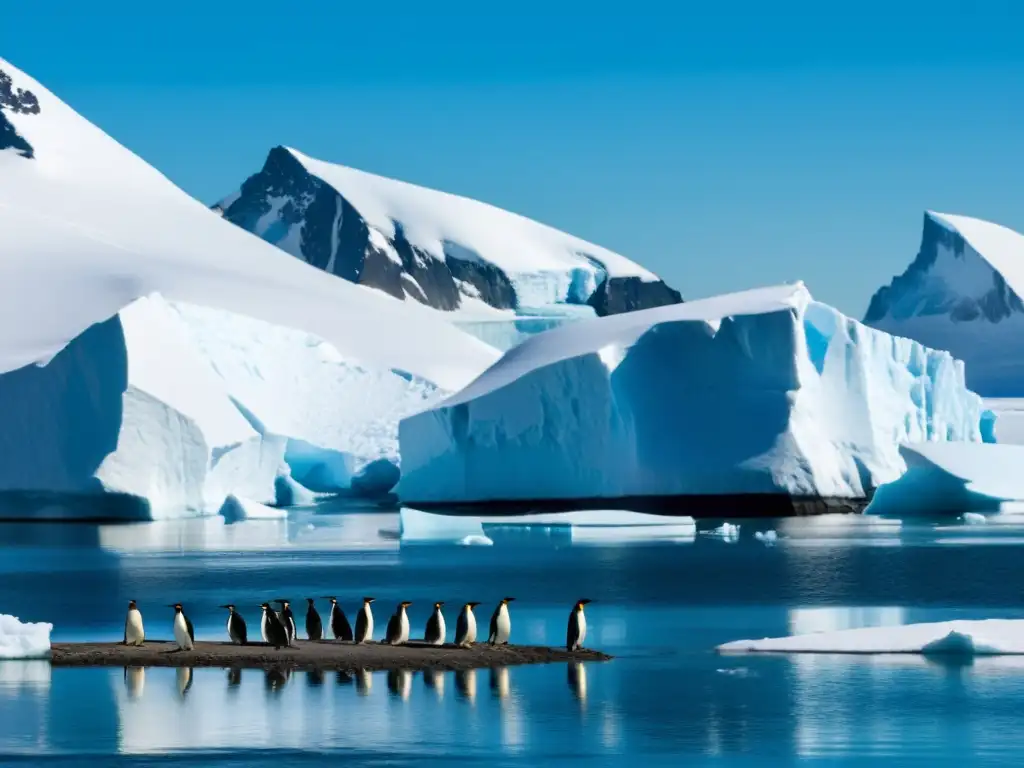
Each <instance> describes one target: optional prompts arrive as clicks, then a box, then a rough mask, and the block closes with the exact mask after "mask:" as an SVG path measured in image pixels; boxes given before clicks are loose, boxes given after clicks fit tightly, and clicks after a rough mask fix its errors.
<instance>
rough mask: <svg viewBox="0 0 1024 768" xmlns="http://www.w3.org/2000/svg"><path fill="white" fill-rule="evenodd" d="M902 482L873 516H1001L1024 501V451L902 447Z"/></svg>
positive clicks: (885, 494)
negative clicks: (1002, 508)
mask: <svg viewBox="0 0 1024 768" xmlns="http://www.w3.org/2000/svg"><path fill="white" fill-rule="evenodd" d="M900 452H901V453H902V454H903V457H904V459H906V462H907V472H906V474H904V475H903V476H902V477H900V478H898V479H896V480H894V481H893V482H891V483H887V484H885V485H883V486H881V487H880V488H879V489H878V491H877V492H876V493H875V496H874V498H873V499H872V500H871V505H870V506H869V507H868V508H867V510H866V511H867V512H869V513H872V514H880V515H897V516H900V515H909V514H924V515H936V514H942V513H961V512H965V511H968V510H984V511H991V512H995V511H998V510H999V508H1000V506H1001V505H1002V503H1003V502H1007V501H1022V500H1024V479H1022V478H1021V472H1020V468H1021V467H1022V466H1024V446H1022V445H999V444H994V443H913V444H910V445H905V446H901V448H900Z"/></svg>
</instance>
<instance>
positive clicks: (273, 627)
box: [260, 603, 288, 650]
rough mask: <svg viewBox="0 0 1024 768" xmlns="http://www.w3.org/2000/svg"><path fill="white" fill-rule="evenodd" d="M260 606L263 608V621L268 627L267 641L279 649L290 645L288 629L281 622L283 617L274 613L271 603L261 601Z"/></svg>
mask: <svg viewBox="0 0 1024 768" xmlns="http://www.w3.org/2000/svg"><path fill="white" fill-rule="evenodd" d="M260 608H262V609H263V621H264V624H265V626H266V628H267V642H268V643H270V644H271V645H272V646H274V648H276V649H277V650H281V649H282V648H286V647H287V646H288V630H287V629H285V627H284V624H282V623H281V619H279V618H278V617H277V614H276V613H274V610H273V609H272V608H271V607H270V603H261V604H260Z"/></svg>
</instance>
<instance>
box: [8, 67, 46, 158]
mask: <svg viewBox="0 0 1024 768" xmlns="http://www.w3.org/2000/svg"><path fill="white" fill-rule="evenodd" d="M5 111H8V112H13V113H14V114H18V115H38V114H39V111H40V109H39V99H38V98H37V97H36V95H35V94H34V93H32V91H26V90H25V89H24V88H15V87H14V81H13V80H11V76H10V75H8V74H7V73H6V72H4V71H3V70H0V151H2V150H5V149H14V150H16V151H17V152H18V154H19V155H21V156H22V157H27V158H32V157H35V149H34V148H33V147H32V145H31V144H29V143H28V141H27V140H26V139H25V138H24V137H23V136H21V134H19V133H18V130H17V129H16V128H15V127H14V124H13V123H12V122H11V121H10V120H9V119H8V118H7V116H6V115H5V114H4V112H5Z"/></svg>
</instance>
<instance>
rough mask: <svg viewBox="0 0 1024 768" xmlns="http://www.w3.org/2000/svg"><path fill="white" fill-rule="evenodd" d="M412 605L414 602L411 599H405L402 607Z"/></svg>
mask: <svg viewBox="0 0 1024 768" xmlns="http://www.w3.org/2000/svg"><path fill="white" fill-rule="evenodd" d="M410 605H412V602H411V601H409V600H405V601H403V602H402V607H403V608H408V607H409V606H410Z"/></svg>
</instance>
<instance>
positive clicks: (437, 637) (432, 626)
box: [423, 600, 448, 645]
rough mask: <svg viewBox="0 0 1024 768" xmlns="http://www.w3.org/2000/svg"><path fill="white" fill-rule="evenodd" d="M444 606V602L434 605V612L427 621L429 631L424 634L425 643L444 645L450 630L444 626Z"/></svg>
mask: <svg viewBox="0 0 1024 768" xmlns="http://www.w3.org/2000/svg"><path fill="white" fill-rule="evenodd" d="M443 605H444V600H441V601H440V602H437V603H434V612H433V613H432V614H430V618H429V619H427V629H426V631H425V632H424V633H423V642H425V643H430V645H444V640H445V635H447V634H448V629H447V628H446V627H445V625H444V614H443V613H441V608H442V606H443Z"/></svg>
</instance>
